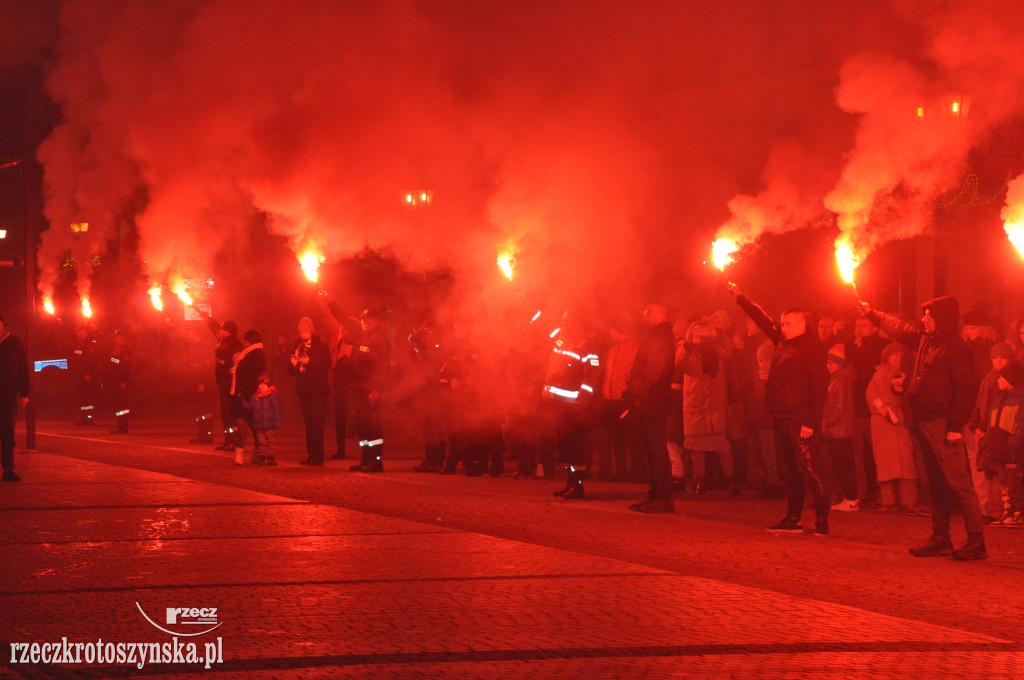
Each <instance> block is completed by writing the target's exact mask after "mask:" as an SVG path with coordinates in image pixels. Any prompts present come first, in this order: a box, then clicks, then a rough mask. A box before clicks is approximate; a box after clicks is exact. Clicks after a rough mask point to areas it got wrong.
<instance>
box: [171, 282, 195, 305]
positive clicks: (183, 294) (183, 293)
mask: <svg viewBox="0 0 1024 680" xmlns="http://www.w3.org/2000/svg"><path fill="white" fill-rule="evenodd" d="M174 294H175V295H177V296H178V299H179V300H181V301H182V302H184V303H185V304H186V305H189V306H191V305H192V296H191V295H189V294H188V291H187V290H186V289H185V283H184V282H182V283H179V284H178V285H176V286H175V287H174Z"/></svg>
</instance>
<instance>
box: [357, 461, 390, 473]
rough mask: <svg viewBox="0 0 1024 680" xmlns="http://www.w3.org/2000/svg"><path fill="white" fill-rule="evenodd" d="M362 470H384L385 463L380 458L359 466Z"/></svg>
mask: <svg viewBox="0 0 1024 680" xmlns="http://www.w3.org/2000/svg"><path fill="white" fill-rule="evenodd" d="M359 471H360V472H384V464H383V463H381V462H380V461H379V460H375V461H373V462H372V463H367V464H366V465H363V466H361V467H360V468H359Z"/></svg>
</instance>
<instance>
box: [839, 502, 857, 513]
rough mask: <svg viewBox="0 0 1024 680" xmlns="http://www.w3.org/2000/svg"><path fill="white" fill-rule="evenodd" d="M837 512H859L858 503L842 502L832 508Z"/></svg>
mask: <svg viewBox="0 0 1024 680" xmlns="http://www.w3.org/2000/svg"><path fill="white" fill-rule="evenodd" d="M832 509H833V510H835V511H837V512H860V501H849V500H842V501H839V502H838V503H836V504H835V505H833V506H832Z"/></svg>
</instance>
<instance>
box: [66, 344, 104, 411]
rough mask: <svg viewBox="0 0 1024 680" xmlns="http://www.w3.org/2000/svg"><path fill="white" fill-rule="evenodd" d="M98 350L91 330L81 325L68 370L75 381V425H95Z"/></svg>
mask: <svg viewBox="0 0 1024 680" xmlns="http://www.w3.org/2000/svg"><path fill="white" fill-rule="evenodd" d="M98 354H99V349H98V348H97V347H96V338H95V337H94V336H93V333H92V329H91V328H90V327H89V326H88V325H86V324H82V325H81V326H79V327H78V328H77V329H76V330H75V353H74V354H73V355H72V356H71V362H70V366H69V368H70V369H71V375H72V376H74V379H75V396H76V397H77V398H78V413H79V420H78V421H76V423H75V424H76V425H85V426H90V425H95V419H94V416H95V414H96V401H97V397H98V396H99V390H100V378H99V370H98V369H99V356H98Z"/></svg>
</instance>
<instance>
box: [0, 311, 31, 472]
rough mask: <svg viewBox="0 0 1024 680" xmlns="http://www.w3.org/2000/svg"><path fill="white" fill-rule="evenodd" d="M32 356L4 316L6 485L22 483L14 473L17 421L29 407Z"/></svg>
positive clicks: (1, 400)
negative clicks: (19, 411)
mask: <svg viewBox="0 0 1024 680" xmlns="http://www.w3.org/2000/svg"><path fill="white" fill-rule="evenodd" d="M28 393H29V372H28V357H27V355H26V354H25V346H24V345H23V344H22V343H21V339H20V338H18V337H17V336H15V335H11V333H10V331H9V330H7V324H6V323H4V318H3V317H2V316H0V463H2V465H3V469H4V475H3V481H5V482H20V481H21V477H19V476H18V475H17V474H16V473H15V472H14V420H15V418H16V417H17V415H18V409H19V408H24V407H25V406H26V405H27V404H28Z"/></svg>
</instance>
